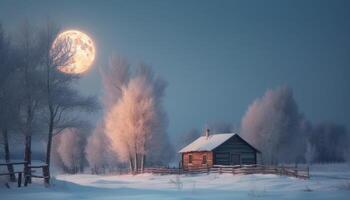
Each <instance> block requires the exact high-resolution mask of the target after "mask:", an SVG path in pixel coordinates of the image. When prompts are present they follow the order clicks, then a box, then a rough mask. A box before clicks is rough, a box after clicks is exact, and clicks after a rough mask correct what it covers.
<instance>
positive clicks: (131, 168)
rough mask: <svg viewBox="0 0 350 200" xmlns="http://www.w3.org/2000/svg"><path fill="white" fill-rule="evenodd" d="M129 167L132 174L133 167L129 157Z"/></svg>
mask: <svg viewBox="0 0 350 200" xmlns="http://www.w3.org/2000/svg"><path fill="white" fill-rule="evenodd" d="M129 167H130V172H131V173H133V172H134V165H133V160H132V157H131V156H129Z"/></svg>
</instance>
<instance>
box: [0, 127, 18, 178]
mask: <svg viewBox="0 0 350 200" xmlns="http://www.w3.org/2000/svg"><path fill="white" fill-rule="evenodd" d="M2 136H3V139H4V152H5V161H6V162H7V163H9V162H11V156H10V147H9V140H8V135H7V129H6V128H4V129H2ZM7 170H8V171H9V173H10V180H11V181H12V182H14V181H16V176H15V174H14V173H13V172H14V169H13V165H7Z"/></svg>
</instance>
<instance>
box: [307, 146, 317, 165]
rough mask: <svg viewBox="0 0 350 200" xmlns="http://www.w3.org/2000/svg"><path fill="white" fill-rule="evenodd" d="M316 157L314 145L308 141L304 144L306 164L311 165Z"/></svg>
mask: <svg viewBox="0 0 350 200" xmlns="http://www.w3.org/2000/svg"><path fill="white" fill-rule="evenodd" d="M315 158H316V148H315V146H314V145H312V144H310V142H308V143H307V144H306V152H305V161H306V163H307V164H309V165H311V164H312V163H313V162H314V160H315Z"/></svg>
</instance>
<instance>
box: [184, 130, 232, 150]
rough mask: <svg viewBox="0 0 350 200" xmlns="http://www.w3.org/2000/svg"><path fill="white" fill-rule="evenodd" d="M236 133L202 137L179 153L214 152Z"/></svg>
mask: <svg viewBox="0 0 350 200" xmlns="http://www.w3.org/2000/svg"><path fill="white" fill-rule="evenodd" d="M234 135H236V133H221V134H213V135H209V137H208V138H207V137H206V136H201V137H199V138H198V139H196V140H195V141H193V142H192V143H191V144H189V145H187V146H186V147H184V148H183V149H181V150H180V151H179V153H186V152H193V151H212V150H213V149H215V148H216V147H218V146H219V145H221V144H222V143H224V142H226V141H227V140H228V139H230V138H231V137H232V136H234Z"/></svg>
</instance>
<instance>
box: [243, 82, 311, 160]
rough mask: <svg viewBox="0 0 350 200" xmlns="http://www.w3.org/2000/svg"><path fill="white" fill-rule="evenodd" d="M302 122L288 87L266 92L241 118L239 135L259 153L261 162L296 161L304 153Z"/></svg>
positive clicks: (303, 121)
mask: <svg viewBox="0 0 350 200" xmlns="http://www.w3.org/2000/svg"><path fill="white" fill-rule="evenodd" d="M304 123H305V120H304V118H303V116H302V115H301V114H300V113H299V111H298V106H297V104H296V102H295V100H294V98H293V92H292V90H291V89H290V88H288V87H280V88H277V89H276V90H268V91H267V92H266V93H265V95H264V96H263V97H261V98H259V99H257V100H255V101H254V102H253V104H252V105H250V107H249V109H248V111H247V112H246V114H245V116H244V117H243V119H242V123H241V133H242V136H243V137H244V138H245V139H247V140H248V141H249V142H251V143H252V144H253V145H255V146H256V147H257V148H258V149H259V150H261V151H262V153H263V158H264V160H265V161H267V162H270V163H276V162H298V161H300V160H302V159H303V157H304V152H305V135H306V134H305V130H304Z"/></svg>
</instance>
